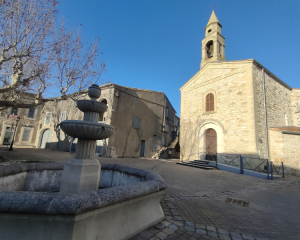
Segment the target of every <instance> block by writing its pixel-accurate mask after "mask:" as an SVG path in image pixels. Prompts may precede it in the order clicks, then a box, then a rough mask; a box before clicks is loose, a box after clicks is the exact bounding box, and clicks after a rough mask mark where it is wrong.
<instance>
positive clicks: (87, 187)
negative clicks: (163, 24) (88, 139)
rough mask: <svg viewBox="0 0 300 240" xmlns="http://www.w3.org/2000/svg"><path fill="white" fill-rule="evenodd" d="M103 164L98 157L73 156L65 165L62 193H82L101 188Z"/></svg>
mask: <svg viewBox="0 0 300 240" xmlns="http://www.w3.org/2000/svg"><path fill="white" fill-rule="evenodd" d="M100 171H101V165H100V164H99V162H98V160H96V159H79V158H72V159H70V160H69V161H68V162H67V163H65V165H64V170H63V176H62V181H61V186H60V192H61V193H66V194H67V193H71V194H72V193H74V194H75V193H82V192H87V191H96V190H98V188H99V181H100Z"/></svg>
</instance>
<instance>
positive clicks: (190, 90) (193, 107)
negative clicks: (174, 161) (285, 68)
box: [180, 62, 256, 160]
mask: <svg viewBox="0 0 300 240" xmlns="http://www.w3.org/2000/svg"><path fill="white" fill-rule="evenodd" d="M251 79H252V68H251V64H249V63H248V62H225V63H208V64H207V65H206V66H205V67H204V68H202V69H201V70H200V71H199V72H198V73H196V75H195V76H194V77H193V78H192V79H191V80H190V81H189V82H188V83H187V84H186V85H185V86H184V87H183V88H182V89H181V96H182V97H181V130H180V131H181V138H180V142H181V159H182V160H188V159H190V160H194V159H192V158H195V159H196V157H199V155H200V154H201V152H203V151H205V142H204V138H205V136H204V133H203V132H201V129H202V128H203V126H204V125H205V124H206V123H211V124H215V125H218V126H219V128H220V131H221V132H222V135H223V140H222V141H223V143H222V144H219V142H218V146H217V151H218V152H226V153H248V154H253V153H255V147H256V145H255V141H254V139H255V138H254V133H253V128H254V125H253V124H252V122H253V119H254V106H253V105H254V103H253V87H252V81H251ZM208 93H213V94H214V97H215V101H216V104H215V109H214V111H211V112H206V111H205V97H206V95H207V94H208ZM211 126H213V125H211ZM217 135H218V132H217ZM217 137H220V136H217Z"/></svg>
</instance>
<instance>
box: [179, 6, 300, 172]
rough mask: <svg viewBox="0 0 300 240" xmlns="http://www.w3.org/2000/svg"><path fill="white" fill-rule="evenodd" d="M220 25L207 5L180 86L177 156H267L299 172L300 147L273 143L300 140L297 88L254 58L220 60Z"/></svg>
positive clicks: (222, 50) (222, 57)
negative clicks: (194, 55)
mask: <svg viewBox="0 0 300 240" xmlns="http://www.w3.org/2000/svg"><path fill="white" fill-rule="evenodd" d="M221 28H222V25H221V24H220V23H219V21H218V19H217V17H216V15H215V13H214V11H213V12H212V15H211V17H210V19H209V22H208V24H207V26H206V27H205V38H204V39H203V41H202V61H201V65H200V70H199V71H198V72H197V73H196V74H195V75H194V76H193V77H192V78H191V79H190V80H188V81H187V83H186V84H184V85H183V87H181V89H180V90H181V130H180V143H181V160H183V161H188V160H195V159H205V158H207V156H208V155H213V156H216V155H217V153H226V154H242V155H243V156H248V157H252V158H253V159H255V160H252V161H253V162H254V165H255V164H259V163H260V162H261V160H262V159H270V160H271V161H273V162H284V163H285V166H286V167H287V168H288V169H289V171H290V172H292V173H295V174H299V173H300V158H299V154H300V150H299V149H298V148H294V149H293V151H290V150H285V149H284V148H283V147H281V150H278V146H277V145H285V144H286V145H289V143H291V142H294V143H300V142H299V141H300V135H299V133H300V115H299V113H300V111H299V108H300V89H293V88H291V87H290V86H288V85H287V84H286V83H284V82H283V81H282V80H280V79H279V78H278V77H276V76H275V75H274V74H272V73H271V72H270V71H269V70H268V69H266V68H265V67H264V66H262V65H261V64H260V63H258V62H257V61H255V60H254V59H246V60H238V61H226V59H225V40H224V37H223V36H222V34H221ZM287 129H288V130H287ZM278 135H280V136H281V137H280V138H278ZM186 140H189V141H186ZM283 142H285V143H283ZM276 146H277V147H276ZM286 149H287V148H286Z"/></svg>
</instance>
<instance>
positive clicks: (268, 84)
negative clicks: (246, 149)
mask: <svg viewBox="0 0 300 240" xmlns="http://www.w3.org/2000/svg"><path fill="white" fill-rule="evenodd" d="M253 77H254V78H253V82H254V91H255V95H254V96H255V113H256V134H257V148H258V150H260V151H262V152H261V157H262V158H266V157H267V147H266V146H267V145H266V132H265V108H264V92H263V73H262V67H261V66H258V65H257V64H253ZM265 89H266V104H267V119H268V127H275V126H293V125H294V121H293V111H292V107H291V89H290V88H288V87H287V86H285V85H284V84H282V83H281V81H280V80H278V79H277V78H276V77H275V76H273V75H272V74H270V73H269V72H268V71H267V70H265ZM269 134H270V133H269Z"/></svg>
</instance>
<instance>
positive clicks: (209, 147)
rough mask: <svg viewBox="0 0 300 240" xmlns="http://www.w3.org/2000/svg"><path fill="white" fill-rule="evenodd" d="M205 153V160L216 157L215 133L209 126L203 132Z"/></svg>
mask: <svg viewBox="0 0 300 240" xmlns="http://www.w3.org/2000/svg"><path fill="white" fill-rule="evenodd" d="M205 145H206V146H205V153H206V159H207V160H216V157H217V133H216V131H215V130H214V129H212V128H209V129H208V130H207V131H206V133H205Z"/></svg>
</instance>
